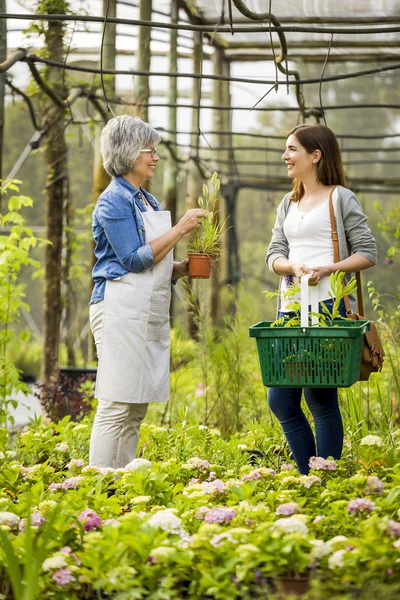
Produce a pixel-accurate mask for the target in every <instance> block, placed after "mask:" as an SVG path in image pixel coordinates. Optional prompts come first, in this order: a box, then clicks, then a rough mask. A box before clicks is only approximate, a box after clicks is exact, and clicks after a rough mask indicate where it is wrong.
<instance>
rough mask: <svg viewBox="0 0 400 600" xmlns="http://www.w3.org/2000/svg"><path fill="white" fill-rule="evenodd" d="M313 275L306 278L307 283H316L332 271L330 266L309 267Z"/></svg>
mask: <svg viewBox="0 0 400 600" xmlns="http://www.w3.org/2000/svg"><path fill="white" fill-rule="evenodd" d="M310 271H311V272H312V274H313V276H312V277H311V278H310V279H309V280H308V285H318V284H319V282H320V281H321V279H323V278H324V277H329V276H330V274H331V273H333V271H332V268H331V267H329V266H328V267H311V269H310Z"/></svg>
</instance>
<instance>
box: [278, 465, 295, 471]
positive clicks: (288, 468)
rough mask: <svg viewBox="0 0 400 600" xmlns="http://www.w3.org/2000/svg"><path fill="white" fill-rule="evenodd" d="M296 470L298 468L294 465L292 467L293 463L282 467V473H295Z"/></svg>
mask: <svg viewBox="0 0 400 600" xmlns="http://www.w3.org/2000/svg"><path fill="white" fill-rule="evenodd" d="M295 469H296V467H295V466H294V465H292V464H291V463H284V464H283V465H282V466H281V471H293V470H295Z"/></svg>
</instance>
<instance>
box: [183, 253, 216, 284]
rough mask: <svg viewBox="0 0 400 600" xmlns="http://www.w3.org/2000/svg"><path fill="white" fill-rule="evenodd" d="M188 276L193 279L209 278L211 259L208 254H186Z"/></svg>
mask: <svg viewBox="0 0 400 600" xmlns="http://www.w3.org/2000/svg"><path fill="white" fill-rule="evenodd" d="M188 258H189V276H190V277H192V278H193V279H208V278H209V277H210V271H211V263H212V258H211V256H210V255H209V254H188Z"/></svg>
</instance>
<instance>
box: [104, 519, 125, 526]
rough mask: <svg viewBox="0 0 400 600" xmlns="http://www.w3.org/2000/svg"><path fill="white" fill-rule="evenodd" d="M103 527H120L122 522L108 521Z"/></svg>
mask: <svg viewBox="0 0 400 600" xmlns="http://www.w3.org/2000/svg"><path fill="white" fill-rule="evenodd" d="M103 525H104V527H107V526H108V525H110V527H119V526H120V525H121V522H120V521H118V520H117V519H106V520H105V521H104V523H103Z"/></svg>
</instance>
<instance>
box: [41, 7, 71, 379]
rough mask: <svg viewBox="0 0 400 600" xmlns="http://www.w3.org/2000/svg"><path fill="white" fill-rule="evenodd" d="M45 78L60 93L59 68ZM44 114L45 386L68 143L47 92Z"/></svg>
mask: <svg viewBox="0 0 400 600" xmlns="http://www.w3.org/2000/svg"><path fill="white" fill-rule="evenodd" d="M52 8H53V10H49V12H53V13H54V12H57V11H60V10H63V8H64V7H63V5H61V6H57V2H55V3H54V7H52ZM63 36H64V32H63V25H62V23H60V22H55V21H51V22H49V23H48V25H47V30H46V32H45V42H46V47H47V52H48V57H49V59H50V60H54V61H57V62H62V61H63ZM47 82H48V84H49V85H50V87H51V88H52V89H53V90H54V91H55V92H56V93H57V94H58V96H59V97H63V77H62V70H61V69H59V68H56V67H49V68H48V69H47ZM44 104H45V114H44V120H43V126H44V127H47V138H46V146H45V161H46V165H47V178H46V188H45V201H46V238H47V239H48V240H49V241H50V244H49V245H46V248H45V258H44V266H45V281H44V298H43V344H44V350H43V360H42V369H41V381H42V383H43V384H44V385H45V386H49V385H50V384H52V383H54V381H55V379H56V378H57V375H58V352H59V342H60V320H61V309H62V300H61V274H62V264H61V251H62V237H63V217H64V215H63V213H64V201H65V197H66V194H65V191H66V182H67V147H66V143H65V136H64V111H63V110H62V109H60V108H59V107H57V106H55V105H54V103H53V101H52V100H51V99H49V98H48V97H47V96H45V98H44Z"/></svg>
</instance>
